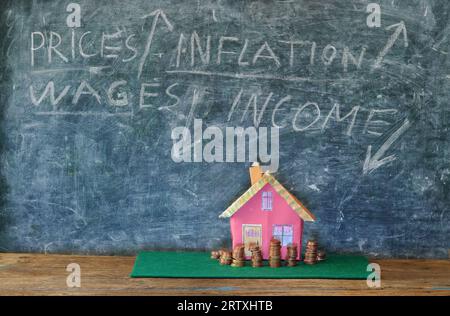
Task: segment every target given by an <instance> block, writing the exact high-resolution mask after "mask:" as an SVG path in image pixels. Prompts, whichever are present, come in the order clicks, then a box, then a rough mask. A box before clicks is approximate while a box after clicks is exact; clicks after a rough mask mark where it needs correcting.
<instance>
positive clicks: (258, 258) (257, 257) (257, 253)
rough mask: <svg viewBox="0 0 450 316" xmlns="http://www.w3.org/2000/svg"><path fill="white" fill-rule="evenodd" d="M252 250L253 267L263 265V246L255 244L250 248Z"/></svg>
mask: <svg viewBox="0 0 450 316" xmlns="http://www.w3.org/2000/svg"><path fill="white" fill-rule="evenodd" d="M250 251H251V252H252V267H254V268H258V267H262V266H263V257H262V252H261V248H259V246H258V245H254V246H252V247H251V248H250Z"/></svg>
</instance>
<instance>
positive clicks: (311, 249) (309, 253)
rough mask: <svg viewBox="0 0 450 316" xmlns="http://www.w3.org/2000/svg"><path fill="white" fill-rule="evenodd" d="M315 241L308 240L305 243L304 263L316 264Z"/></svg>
mask: <svg viewBox="0 0 450 316" xmlns="http://www.w3.org/2000/svg"><path fill="white" fill-rule="evenodd" d="M317 246H318V244H317V241H315V240H308V243H307V244H306V252H305V259H304V262H305V263H306V264H316V263H317Z"/></svg>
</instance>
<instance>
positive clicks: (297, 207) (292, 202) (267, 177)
mask: <svg viewBox="0 0 450 316" xmlns="http://www.w3.org/2000/svg"><path fill="white" fill-rule="evenodd" d="M267 183H269V184H271V185H272V187H273V189H274V190H275V191H276V192H277V193H278V194H279V195H280V196H281V197H282V198H283V199H284V200H285V201H286V203H287V204H288V205H289V206H290V207H291V208H292V209H293V210H294V211H295V212H296V213H297V215H298V216H300V218H302V219H303V220H304V221H307V222H314V221H315V220H316V217H315V216H314V214H312V213H311V212H310V211H309V210H308V209H307V208H306V207H305V206H304V205H303V204H302V203H301V202H300V201H299V200H298V199H297V198H296V197H295V196H294V195H292V194H291V193H290V192H289V191H288V190H287V189H286V188H285V187H283V186H282V185H281V183H280V182H278V181H277V180H276V179H275V178H274V177H273V176H272V175H271V174H269V173H267V172H266V173H265V174H264V175H263V176H262V177H261V179H259V180H258V181H257V182H255V184H253V185H252V186H251V187H250V188H249V189H248V190H247V191H245V193H244V194H242V195H241V196H240V197H239V198H238V199H237V200H236V201H234V202H233V203H232V204H231V205H230V206H229V207H228V208H227V209H226V210H225V211H224V212H223V213H222V214H220V215H219V217H220V218H227V217H231V216H232V215H233V214H234V213H236V212H237V211H238V210H239V209H240V208H241V207H242V206H243V205H244V204H245V203H247V202H248V201H249V200H250V199H251V198H252V197H253V196H254V195H255V194H256V193H258V192H259V190H261V189H262V188H263V187H264V186H265V185H266V184H267Z"/></svg>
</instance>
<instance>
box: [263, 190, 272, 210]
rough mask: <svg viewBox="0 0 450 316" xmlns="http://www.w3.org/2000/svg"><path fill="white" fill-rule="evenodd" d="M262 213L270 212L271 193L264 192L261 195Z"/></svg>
mask: <svg viewBox="0 0 450 316" xmlns="http://www.w3.org/2000/svg"><path fill="white" fill-rule="evenodd" d="M261 209H262V210H263V211H271V210H272V192H270V191H266V192H263V193H262V207H261Z"/></svg>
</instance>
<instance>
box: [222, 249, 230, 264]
mask: <svg viewBox="0 0 450 316" xmlns="http://www.w3.org/2000/svg"><path fill="white" fill-rule="evenodd" d="M219 262H220V264H221V265H230V264H231V262H232V256H231V251H228V250H221V251H220V260H219Z"/></svg>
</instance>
